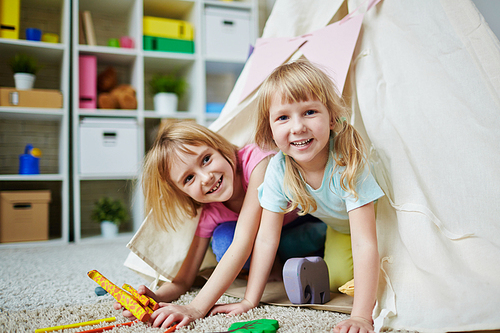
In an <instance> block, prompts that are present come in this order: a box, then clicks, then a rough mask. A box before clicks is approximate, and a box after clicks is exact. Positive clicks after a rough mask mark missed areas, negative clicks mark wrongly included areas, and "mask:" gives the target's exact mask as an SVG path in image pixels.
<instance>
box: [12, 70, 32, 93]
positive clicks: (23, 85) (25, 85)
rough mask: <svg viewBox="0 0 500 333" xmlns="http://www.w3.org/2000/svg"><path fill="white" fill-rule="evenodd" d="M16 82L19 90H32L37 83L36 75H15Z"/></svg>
mask: <svg viewBox="0 0 500 333" xmlns="http://www.w3.org/2000/svg"><path fill="white" fill-rule="evenodd" d="M14 81H15V82H16V89H17V90H30V89H32V88H33V84H34V83H35V75H34V74H28V73H16V74H14Z"/></svg>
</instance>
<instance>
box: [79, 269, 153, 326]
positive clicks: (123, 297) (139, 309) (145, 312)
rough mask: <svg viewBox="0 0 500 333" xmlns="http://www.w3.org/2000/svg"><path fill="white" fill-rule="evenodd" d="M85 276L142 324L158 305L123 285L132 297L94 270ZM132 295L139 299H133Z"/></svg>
mask: <svg viewBox="0 0 500 333" xmlns="http://www.w3.org/2000/svg"><path fill="white" fill-rule="evenodd" d="M87 275H88V276H89V277H90V278H91V279H92V280H94V281H95V282H97V283H98V284H99V285H100V286H101V287H103V288H104V290H106V291H107V292H108V293H109V294H110V295H111V296H113V297H114V298H115V299H116V300H117V302H118V303H120V304H121V305H122V306H123V307H124V308H125V309H127V310H129V311H130V312H131V313H132V314H133V315H134V317H136V318H137V319H139V320H140V321H142V322H147V321H148V320H149V318H150V317H151V314H152V313H153V312H154V310H156V309H157V308H158V303H156V302H155V301H154V300H153V299H152V298H150V297H148V296H146V295H139V294H138V293H137V291H136V290H135V289H134V288H132V287H131V286H129V285H127V284H125V285H124V288H125V289H129V291H131V290H133V291H132V292H131V293H132V295H131V294H129V293H128V292H126V291H125V290H122V289H120V288H119V287H118V286H116V285H115V284H114V283H112V282H111V281H109V280H108V279H106V278H105V277H104V276H103V275H102V274H101V273H99V272H98V271H96V270H92V271H90V272H88V273H87ZM125 286H126V287H125ZM134 294H135V295H137V296H139V297H138V298H136V297H134V296H133V295H134ZM142 302H144V303H146V304H144V303H142Z"/></svg>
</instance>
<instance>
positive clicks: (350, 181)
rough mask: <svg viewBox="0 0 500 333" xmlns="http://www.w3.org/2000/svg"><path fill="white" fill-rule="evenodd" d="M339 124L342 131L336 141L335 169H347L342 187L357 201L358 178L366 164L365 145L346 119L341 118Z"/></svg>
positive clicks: (342, 179) (341, 177) (341, 179)
mask: <svg viewBox="0 0 500 333" xmlns="http://www.w3.org/2000/svg"><path fill="white" fill-rule="evenodd" d="M337 122H338V123H339V126H340V130H339V131H338V132H337V133H336V135H335V141H334V150H333V152H335V153H336V154H333V158H334V159H335V162H336V167H335V168H337V167H345V169H344V171H343V172H342V175H341V176H340V186H341V187H342V189H343V190H344V191H346V192H349V193H351V194H352V195H353V196H354V197H355V198H356V199H357V198H358V194H357V193H356V185H357V184H356V183H357V178H358V176H359V174H360V173H361V172H362V171H363V169H364V167H365V164H366V158H365V151H366V150H365V144H364V141H363V138H362V137H361V135H360V134H359V132H358V131H357V130H356V129H355V128H354V126H352V125H351V124H349V123H348V122H347V121H346V120H345V118H344V117H342V118H339V119H338V120H337ZM334 170H335V169H334Z"/></svg>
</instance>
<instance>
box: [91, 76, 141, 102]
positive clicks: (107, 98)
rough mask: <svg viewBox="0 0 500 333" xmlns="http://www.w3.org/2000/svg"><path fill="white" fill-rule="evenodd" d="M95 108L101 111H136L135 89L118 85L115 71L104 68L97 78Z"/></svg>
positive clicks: (127, 85)
mask: <svg viewBox="0 0 500 333" xmlns="http://www.w3.org/2000/svg"><path fill="white" fill-rule="evenodd" d="M97 90H98V91H99V95H98V98H97V106H98V107H99V108H101V109H127V110H135V109H137V98H136V94H135V89H134V88H133V87H132V86H131V85H130V84H120V85H118V79H117V74H116V70H115V69H114V68H113V67H108V68H106V69H105V70H104V71H103V72H101V73H100V74H99V75H98V77H97Z"/></svg>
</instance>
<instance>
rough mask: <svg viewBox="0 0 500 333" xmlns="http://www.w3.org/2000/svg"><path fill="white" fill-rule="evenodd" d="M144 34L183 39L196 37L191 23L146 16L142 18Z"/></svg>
mask: <svg viewBox="0 0 500 333" xmlns="http://www.w3.org/2000/svg"><path fill="white" fill-rule="evenodd" d="M142 25H143V28H142V29H143V31H142V33H143V35H145V36H153V37H163V38H173V39H183V40H193V39H194V29H193V26H192V25H191V23H189V22H187V21H182V20H173V19H167V18H162V17H153V16H144V17H143V20H142Z"/></svg>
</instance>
